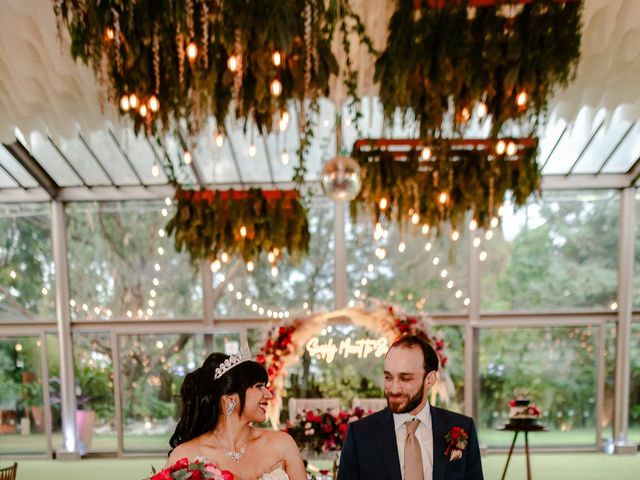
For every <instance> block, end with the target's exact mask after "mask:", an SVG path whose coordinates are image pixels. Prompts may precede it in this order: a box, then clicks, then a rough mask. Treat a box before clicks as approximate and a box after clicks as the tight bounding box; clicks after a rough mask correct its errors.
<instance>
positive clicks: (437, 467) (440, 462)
mask: <svg viewBox="0 0 640 480" xmlns="http://www.w3.org/2000/svg"><path fill="white" fill-rule="evenodd" d="M447 428H448V422H447V418H446V416H445V415H444V413H443V411H442V410H440V409H439V408H435V407H431V430H432V432H433V480H443V479H444V478H445V474H446V473H447V465H449V461H448V460H449V459H448V458H447V456H446V455H445V454H444V452H445V450H446V449H447V442H446V440H445V439H444V436H445V435H446V434H447Z"/></svg>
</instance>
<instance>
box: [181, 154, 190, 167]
mask: <svg viewBox="0 0 640 480" xmlns="http://www.w3.org/2000/svg"><path fill="white" fill-rule="evenodd" d="M182 159H183V160H184V163H185V164H186V165H189V164H190V163H191V153H189V150H185V152H184V154H183V155H182Z"/></svg>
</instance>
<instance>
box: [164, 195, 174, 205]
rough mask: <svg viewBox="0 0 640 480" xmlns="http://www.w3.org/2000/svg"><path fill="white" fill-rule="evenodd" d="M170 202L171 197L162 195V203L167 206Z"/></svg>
mask: <svg viewBox="0 0 640 480" xmlns="http://www.w3.org/2000/svg"><path fill="white" fill-rule="evenodd" d="M172 203H173V201H172V200H171V197H164V204H165V205H166V206H167V207H169V206H171V204H172Z"/></svg>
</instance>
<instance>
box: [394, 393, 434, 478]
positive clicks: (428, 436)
mask: <svg viewBox="0 0 640 480" xmlns="http://www.w3.org/2000/svg"><path fill="white" fill-rule="evenodd" d="M414 418H417V419H418V420H420V425H419V426H418V429H417V430H416V438H417V439H418V442H419V443H420V451H421V453H422V466H423V468H424V480H431V479H432V478H433V433H432V429H431V409H430V407H429V404H428V403H427V404H426V405H425V406H424V408H423V409H422V410H420V412H418V414H417V415H415V416H414V415H410V414H408V413H394V414H393V423H394V425H395V429H396V441H397V442H398V458H399V459H400V470H401V472H402V478H403V479H404V442H405V439H406V437H407V427H406V425H405V422H406V421H408V420H412V419H414Z"/></svg>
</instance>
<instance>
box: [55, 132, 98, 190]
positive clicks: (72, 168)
mask: <svg viewBox="0 0 640 480" xmlns="http://www.w3.org/2000/svg"><path fill="white" fill-rule="evenodd" d="M47 140H49V143H50V144H51V146H52V147H53V149H54V150H55V151H56V152H58V155H60V158H62V160H63V161H64V163H66V164H67V167H69V168H70V169H71V171H72V172H73V173H74V175H75V176H76V177H77V178H78V180H80V183H82V186H83V187H88V188H91V187H89V185H88V184H87V182H86V180H85V179H84V177H83V176H82V175H81V174H80V172H79V171H78V170H76V167H74V166H73V165H72V164H71V162H70V161H69V159H68V158H67V156H66V155H65V154H64V152H63V151H62V150H61V149H60V148H59V147H58V145H56V142H54V141H53V138H51V137H50V136H49V135H47Z"/></svg>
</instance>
